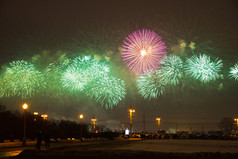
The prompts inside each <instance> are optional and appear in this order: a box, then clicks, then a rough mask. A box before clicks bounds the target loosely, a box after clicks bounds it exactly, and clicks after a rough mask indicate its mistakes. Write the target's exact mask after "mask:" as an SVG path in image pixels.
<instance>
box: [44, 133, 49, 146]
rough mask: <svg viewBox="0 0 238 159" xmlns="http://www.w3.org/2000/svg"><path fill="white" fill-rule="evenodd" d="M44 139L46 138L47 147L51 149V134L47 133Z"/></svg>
mask: <svg viewBox="0 0 238 159" xmlns="http://www.w3.org/2000/svg"><path fill="white" fill-rule="evenodd" d="M44 140H45V149H46V150H50V135H49V134H45V136H44Z"/></svg>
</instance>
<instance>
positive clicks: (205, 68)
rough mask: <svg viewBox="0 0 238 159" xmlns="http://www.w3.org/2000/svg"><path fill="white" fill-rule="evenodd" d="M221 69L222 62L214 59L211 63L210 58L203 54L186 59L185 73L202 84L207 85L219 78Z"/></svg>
mask: <svg viewBox="0 0 238 159" xmlns="http://www.w3.org/2000/svg"><path fill="white" fill-rule="evenodd" d="M222 67H223V64H222V60H219V59H215V60H214V61H212V60H211V58H210V56H207V55H205V54H203V55H199V56H192V57H191V58H189V59H187V65H186V73H187V74H188V75H189V76H191V77H193V78H195V79H197V80H199V81H201V82H203V83H207V82H211V81H215V80H216V79H218V78H219V72H220V71H221V68H222Z"/></svg>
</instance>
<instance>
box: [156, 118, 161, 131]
mask: <svg viewBox="0 0 238 159" xmlns="http://www.w3.org/2000/svg"><path fill="white" fill-rule="evenodd" d="M156 120H157V122H158V132H159V130H160V120H161V118H160V117H157V118H156Z"/></svg>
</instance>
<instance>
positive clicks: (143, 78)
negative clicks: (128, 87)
mask: <svg viewBox="0 0 238 159" xmlns="http://www.w3.org/2000/svg"><path fill="white" fill-rule="evenodd" d="M136 86H137V88H138V90H139V94H140V95H141V96H143V97H144V98H145V99H149V100H150V99H152V98H157V97H158V96H160V95H163V93H164V91H165V83H164V81H163V80H162V78H161V76H160V75H159V73H158V72H157V71H149V72H148V73H147V74H141V75H140V76H139V77H138V78H137V80H136Z"/></svg>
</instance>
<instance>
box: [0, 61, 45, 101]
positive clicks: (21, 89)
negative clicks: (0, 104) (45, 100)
mask: <svg viewBox="0 0 238 159" xmlns="http://www.w3.org/2000/svg"><path fill="white" fill-rule="evenodd" d="M2 82H3V83H4V85H5V86H4V96H6V97H9V96H21V97H22V98H23V99H24V98H29V97H31V96H32V95H34V94H35V93H36V92H38V90H40V88H42V87H44V86H45V81H44V77H43V75H42V73H41V72H39V71H37V70H36V68H35V67H34V66H33V65H32V64H29V63H28V62H26V61H13V62H11V63H10V67H7V68H6V70H5V72H4V73H3V76H2Z"/></svg>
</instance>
